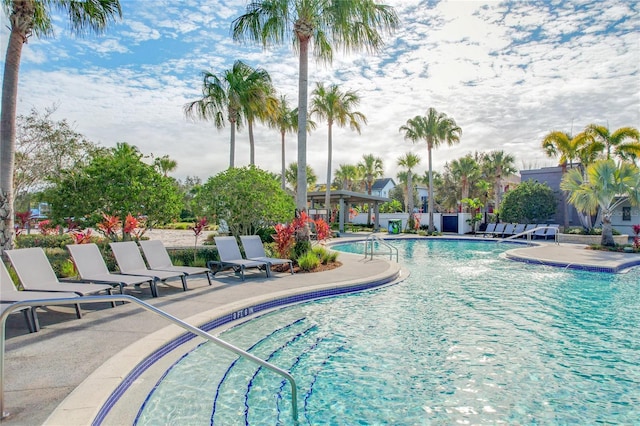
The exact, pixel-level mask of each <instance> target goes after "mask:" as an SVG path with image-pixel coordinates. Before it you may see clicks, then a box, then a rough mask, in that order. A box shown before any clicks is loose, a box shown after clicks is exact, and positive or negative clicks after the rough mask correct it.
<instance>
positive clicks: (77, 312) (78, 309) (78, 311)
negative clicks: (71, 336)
mask: <svg viewBox="0 0 640 426" xmlns="http://www.w3.org/2000/svg"><path fill="white" fill-rule="evenodd" d="M76 316H77V317H78V319H82V311H81V310H80V304H79V303H76Z"/></svg>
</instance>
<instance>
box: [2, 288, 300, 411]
mask: <svg viewBox="0 0 640 426" xmlns="http://www.w3.org/2000/svg"><path fill="white" fill-rule="evenodd" d="M104 302H131V303H135V304H137V305H139V306H140V307H142V308H144V309H146V310H147V311H149V312H153V313H154V314H156V315H159V316H161V317H163V318H165V319H167V320H169V322H172V323H173V324H175V325H177V326H179V327H182V328H184V329H185V330H187V331H190V332H191V333H193V334H196V335H198V336H200V337H202V338H204V339H207V340H209V341H211V342H213V343H215V344H216V345H218V346H221V347H223V348H225V349H227V350H229V351H231V352H234V353H235V354H237V355H239V356H241V357H243V358H245V359H248V360H250V361H253V362H255V363H256V364H259V365H260V366H262V367H264V368H266V369H268V370H271V371H273V372H274V373H276V374H278V375H280V376H282V377H284V378H285V379H286V380H287V381H289V383H290V384H291V407H292V410H291V414H292V417H293V422H294V424H298V391H297V387H296V381H295V379H294V378H293V376H292V375H291V374H289V372H288V371H285V370H282V369H281V368H278V367H276V366H275V365H273V364H270V363H268V362H266V361H264V360H262V359H260V358H258V357H256V356H254V355H251V354H250V353H248V352H245V351H243V350H242V349H240V348H237V347H235V346H233V345H232V344H230V343H227V342H225V341H224V340H222V339H219V338H217V337H215V336H212V335H211V334H209V333H207V332H204V331H202V330H200V329H199V328H197V327H194V326H192V325H191V324H188V323H186V322H184V321H182V320H180V319H178V318H176V317H174V316H172V315H169V314H168V313H166V312H164V311H162V310H160V309H158V308H156V307H155V306H152V305H150V304H148V303H146V302H143V301H141V300H139V299H136V298H135V297H133V296H127V295H112V296H83V297H74V298H68V299H38V300H25V301H22V302H16V303H12V304H11V306H9V307H8V308H7V310H5V311H4V312H3V313H2V315H0V419H4V418H5V417H7V416H9V413H8V412H5V411H4V349H5V334H6V330H5V325H6V319H7V317H8V316H9V314H11V313H12V312H13V311H15V310H17V309H19V308H21V307H23V306H31V307H34V306H43V305H75V304H76V303H83V304H84V303H104Z"/></svg>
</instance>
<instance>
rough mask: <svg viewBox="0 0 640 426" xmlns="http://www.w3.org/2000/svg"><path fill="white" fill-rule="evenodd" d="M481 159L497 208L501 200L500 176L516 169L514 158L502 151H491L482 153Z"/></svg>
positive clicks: (509, 173) (514, 171) (507, 174)
mask: <svg viewBox="0 0 640 426" xmlns="http://www.w3.org/2000/svg"><path fill="white" fill-rule="evenodd" d="M483 161H484V169H485V174H486V176H487V179H488V180H489V181H490V182H491V183H493V195H494V197H495V207H496V209H497V208H499V207H500V203H501V202H502V178H503V177H505V176H509V175H512V174H514V173H516V172H517V171H518V170H517V169H516V166H515V161H516V159H515V158H514V156H513V155H511V154H506V153H505V152H504V151H491V152H490V153H488V154H485V155H484V159H483Z"/></svg>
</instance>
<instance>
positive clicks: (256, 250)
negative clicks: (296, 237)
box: [240, 235, 293, 275]
mask: <svg viewBox="0 0 640 426" xmlns="http://www.w3.org/2000/svg"><path fill="white" fill-rule="evenodd" d="M240 241H242V247H243V248H244V253H245V255H246V257H247V259H249V260H257V261H261V262H267V264H268V265H269V269H271V266H273V265H287V264H288V265H289V269H290V270H291V274H292V275H293V261H292V260H291V259H281V258H278V257H268V256H267V254H266V253H265V251H264V246H263V245H262V240H261V239H260V236H258V235H242V236H240Z"/></svg>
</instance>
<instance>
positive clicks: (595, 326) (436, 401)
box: [137, 240, 640, 426]
mask: <svg viewBox="0 0 640 426" xmlns="http://www.w3.org/2000/svg"><path fill="white" fill-rule="evenodd" d="M392 244H394V245H396V246H397V247H398V249H399V252H400V259H401V261H402V262H403V263H404V264H406V267H407V268H408V269H409V270H410V272H411V274H410V276H409V277H408V278H407V279H406V280H404V281H403V282H402V283H400V284H397V285H394V286H389V287H386V288H383V289H379V290H373V291H367V292H362V293H359V294H350V295H344V296H339V297H334V298H330V299H323V300H320V301H315V302H309V303H304V304H300V305H297V306H293V307H289V308H285V309H281V310H278V311H276V312H273V313H269V314H266V315H263V316H261V317H259V318H256V319H252V320H250V321H248V322H246V323H244V324H242V325H240V326H237V327H234V328H232V329H231V330H229V331H227V332H225V333H223V334H222V335H221V337H222V338H223V339H225V340H227V341H229V342H231V343H233V344H236V345H238V346H240V347H242V348H246V349H250V351H251V352H252V353H254V354H256V355H257V356H260V357H262V358H263V359H266V360H268V361H269V362H272V363H273V364H275V365H277V366H279V367H281V368H283V369H285V370H289V371H290V372H291V373H292V374H293V376H294V377H295V378H296V381H297V383H298V393H299V398H298V407H299V411H300V415H299V421H300V424H304V425H356V424H363V425H364V424H366V425H387V424H393V425H428V424H438V425H441V424H454V423H462V424H496V423H506V424H536V425H556V424H576V425H578V424H580V425H582V424H597V423H606V424H638V423H637V422H638V419H640V268H634V269H633V270H631V271H630V272H629V273H627V274H615V275H614V274H605V273H595V272H585V271H575V270H565V269H561V268H554V267H544V266H539V265H527V264H523V263H520V262H513V261H509V260H504V259H502V258H501V257H500V256H499V255H500V253H501V252H503V251H504V250H506V249H508V248H509V246H508V245H504V244H501V245H496V244H495V243H489V242H480V241H477V242H476V241H434V240H427V241H425V240H405V241H394V242H393V243H392ZM336 248H337V249H338V250H343V251H350V252H358V251H359V250H361V249H362V245H360V244H349V245H341V246H338V247H336ZM290 401H291V400H290V390H289V385H288V383H284V382H283V381H282V379H281V378H280V377H279V376H276V375H275V374H273V373H271V372H269V371H266V370H264V369H259V368H257V367H256V366H255V365H253V364H251V363H249V362H246V361H244V360H237V359H236V357H234V356H231V355H229V354H227V353H225V352H224V351H222V350H221V349H219V348H217V347H216V346H215V345H213V344H209V343H204V344H202V345H200V346H199V347H197V348H196V349H195V350H193V351H191V352H190V353H188V354H187V355H185V356H184V357H183V358H182V359H181V360H180V362H178V363H176V364H175V365H174V366H173V367H172V368H171V369H170V370H169V371H168V372H167V373H166V375H165V376H164V377H163V380H162V381H161V382H160V383H159V384H158V386H157V387H156V389H155V390H154V391H153V393H152V394H151V395H150V396H149V398H148V400H147V401H146V403H145V405H144V407H143V408H142V409H141V411H140V413H139V415H138V418H137V424H206V423H210V424H217V425H224V426H226V425H236V424H237V425H268V424H272V425H278V424H291V423H292V421H291V402H290Z"/></svg>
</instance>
